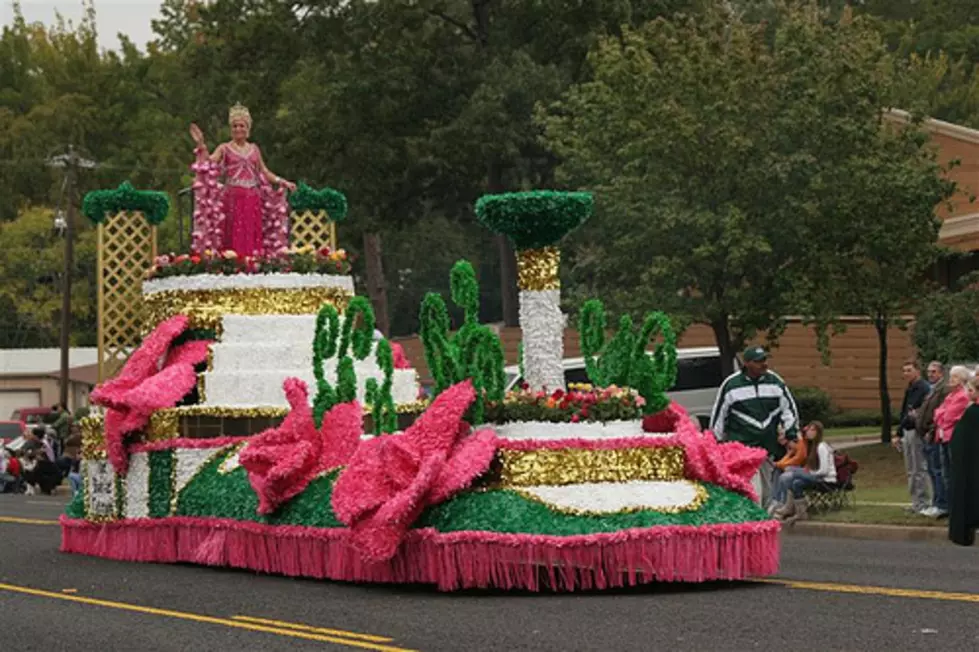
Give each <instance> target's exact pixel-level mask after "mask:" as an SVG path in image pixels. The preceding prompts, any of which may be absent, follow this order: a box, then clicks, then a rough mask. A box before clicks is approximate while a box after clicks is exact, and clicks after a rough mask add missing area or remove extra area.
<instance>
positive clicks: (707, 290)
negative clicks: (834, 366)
mask: <svg viewBox="0 0 979 652" xmlns="http://www.w3.org/2000/svg"><path fill="white" fill-rule="evenodd" d="M822 18H823V17H822V14H821V13H820V12H818V11H817V10H815V9H814V8H813V7H811V6H806V7H802V8H797V9H789V8H784V7H783V8H781V9H780V14H779V20H778V21H777V23H776V25H775V27H774V28H773V27H771V26H770V25H766V24H757V25H755V24H749V23H746V22H744V21H743V20H741V19H740V18H738V17H737V16H732V15H730V14H728V13H726V12H724V11H709V12H707V13H706V14H705V15H704V16H703V17H699V18H692V17H682V18H678V19H677V20H675V21H672V22H671V21H666V20H657V21H654V22H651V23H649V24H647V25H644V26H642V27H640V28H638V29H635V30H626V31H625V32H624V33H623V35H622V37H621V38H620V39H618V38H607V39H604V40H603V41H602V42H601V43H600V44H599V45H598V47H596V48H595V49H594V50H593V51H592V53H591V56H590V58H589V64H590V66H591V69H592V72H593V76H594V78H593V80H591V81H588V82H585V83H582V84H578V85H575V86H573V87H572V88H571V90H570V91H569V92H568V93H567V94H566V95H565V97H564V98H563V100H562V101H561V102H560V103H558V104H555V105H553V106H551V107H549V108H547V109H546V110H542V111H541V114H540V120H541V123H542V124H543V126H544V128H545V141H546V142H547V143H548V144H549V145H550V146H551V147H552V148H553V150H554V151H555V152H556V153H557V154H558V155H559V156H560V157H562V159H563V161H562V167H561V168H560V169H559V173H560V175H561V176H560V178H561V179H563V180H565V181H567V182H568V183H570V184H573V185H578V186H584V187H587V188H592V189H594V190H595V191H596V194H597V196H598V197H599V214H598V217H597V218H596V219H595V220H593V221H592V223H591V225H590V226H586V227H585V229H584V230H583V231H582V232H580V233H579V235H578V237H577V240H578V241H579V242H582V243H583V244H581V245H580V246H579V247H578V251H577V253H576V254H575V261H574V263H573V264H574V267H575V269H574V271H573V278H574V279H575V280H576V285H577V286H578V292H579V293H581V294H585V293H587V294H590V295H593V296H603V297H605V298H606V303H607V304H608V305H609V307H610V308H612V309H613V310H614V311H617V312H631V313H633V314H634V316H638V315H639V314H641V313H642V312H644V311H645V310H647V309H649V308H651V307H656V308H659V309H662V310H666V311H669V312H671V313H673V314H675V315H677V317H678V319H679V321H681V322H686V323H702V324H706V325H708V326H710V327H711V329H712V330H713V331H714V335H715V339H716V341H717V345H718V347H719V348H720V350H721V352H722V360H723V361H724V365H725V370H726V371H730V370H731V364H732V359H733V357H734V354H735V353H736V352H737V351H739V350H740V349H741V348H742V347H743V346H744V345H745V344H746V343H747V342H748V341H750V340H751V339H752V338H754V337H755V336H756V335H757V334H758V333H762V332H764V333H766V334H767V336H768V338H769V339H770V340H771V341H773V342H774V341H777V337H778V335H779V333H780V332H781V330H782V329H783V327H784V322H783V315H785V314H789V312H790V308H791V307H792V306H793V304H794V301H795V298H796V296H797V293H796V287H797V284H798V283H799V281H800V279H803V278H805V277H806V276H807V275H808V274H809V266H810V263H811V261H812V260H818V259H819V258H820V257H821V256H825V255H830V252H832V247H833V246H835V244H836V243H835V242H833V241H831V240H830V241H827V239H826V238H827V236H826V234H827V233H828V232H830V233H831V232H837V233H843V232H845V230H844V229H843V228H842V226H843V222H842V220H843V219H844V216H839V215H834V214H831V213H827V212H825V211H821V210H820V207H819V205H818V203H817V202H818V199H819V197H820V189H821V188H822V187H824V183H825V181H824V173H825V172H826V171H827V170H832V169H833V168H834V166H835V165H837V163H838V162H839V161H841V160H845V159H846V158H847V157H848V156H850V154H851V149H852V147H853V144H854V141H858V140H860V139H862V138H863V139H865V138H866V136H865V134H864V132H866V131H867V130H868V129H869V126H868V125H872V124H875V123H876V121H877V119H878V116H879V111H880V106H879V104H878V100H879V97H878V96H879V91H880V89H879V86H880V82H879V81H877V80H875V74H876V70H877V68H878V66H879V65H880V64H881V62H882V61H883V59H884V57H885V56H886V52H885V51H884V49H883V46H882V45H881V44H880V42H879V38H878V37H877V35H876V33H875V32H873V31H872V30H871V29H869V27H867V26H866V25H864V24H862V23H860V22H856V21H855V22H849V21H846V22H838V23H831V24H826V23H824V21H823V20H822ZM589 236H590V237H589ZM816 236H819V237H816ZM817 243H821V244H822V248H818V247H814V245H815V244H817Z"/></svg>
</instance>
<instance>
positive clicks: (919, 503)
mask: <svg viewBox="0 0 979 652" xmlns="http://www.w3.org/2000/svg"><path fill="white" fill-rule="evenodd" d="M901 373H902V374H903V375H904V380H905V382H907V384H908V385H907V387H906V388H905V390H904V400H903V401H901V416H900V417H899V419H898V427H897V430H896V432H895V433H894V440H893V445H894V448H896V449H897V450H900V451H901V452H902V453H903V454H904V469H905V471H906V472H907V474H908V493H910V494H911V511H912V512H915V513H917V514H923V513H924V511H925V510H926V509H927V508H928V507H929V505H928V483H929V478H928V470H927V469H928V465H927V462H926V460H925V446H924V440H923V439H922V438H921V437H919V436H918V430H917V419H918V411H919V410H920V409H921V406H922V405H923V404H924V402H925V399H926V398H927V397H928V393H929V392H930V391H931V387H930V386H929V385H928V383H927V382H926V381H925V379H924V378H922V377H921V367H920V366H919V365H918V362H917V361H916V360H908V361H907V362H905V363H904V365H903V366H902V367H901Z"/></svg>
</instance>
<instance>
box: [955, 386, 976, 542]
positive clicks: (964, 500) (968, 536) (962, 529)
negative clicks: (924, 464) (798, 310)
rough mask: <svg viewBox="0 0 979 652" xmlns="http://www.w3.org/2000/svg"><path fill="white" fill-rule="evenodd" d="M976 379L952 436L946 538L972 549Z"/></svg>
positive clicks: (974, 525)
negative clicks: (966, 405)
mask: <svg viewBox="0 0 979 652" xmlns="http://www.w3.org/2000/svg"><path fill="white" fill-rule="evenodd" d="M977 384H979V383H977V380H976V377H975V376H973V378H972V380H970V381H969V386H968V393H969V395H970V398H971V401H972V402H971V403H970V404H969V407H968V408H967V409H966V411H965V413H964V414H963V415H962V418H961V419H959V422H958V423H957V424H956V426H955V431H954V432H953V433H952V478H951V481H952V482H951V491H950V492H949V508H950V510H949V514H948V538H949V539H951V540H952V541H953V542H954V543H957V544H959V545H960V546H971V545H972V544H973V543H975V539H976V526H979V405H976V403H975V397H976V387H977Z"/></svg>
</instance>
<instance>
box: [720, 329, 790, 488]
mask: <svg viewBox="0 0 979 652" xmlns="http://www.w3.org/2000/svg"><path fill="white" fill-rule="evenodd" d="M742 358H743V360H744V365H743V368H742V370H741V371H738V372H735V373H733V374H731V375H730V376H728V377H727V379H726V380H725V381H724V382H723V383H722V384H721V388H720V390H719V391H718V392H717V400H716V401H715V402H714V409H713V411H712V413H711V419H710V429H711V430H712V431H713V432H714V436H715V437H717V439H718V440H722V441H723V440H728V441H739V442H741V443H743V444H746V445H748V446H755V447H757V448H763V449H765V450H766V451H767V452H768V456H767V457H766V458H765V460H764V462H762V465H761V468H759V469H758V473H757V474H755V477H754V479H753V480H752V484H753V486H754V488H755V492H756V493H757V494H758V498H759V502H760V504H761V505H762V506H767V505H768V504H769V503H770V502H771V497H772V482H773V478H774V472H775V462H774V460H776V459H780V458H782V457H783V456H784V455H785V448H784V447H783V446H782V445H781V444H780V443H779V431H780V429H781V431H782V432H784V434H785V436H786V438H788V439H795V438H796V437H797V436H798V432H799V411H798V409H797V408H796V405H795V400H794V399H793V398H792V393H791V392H790V391H789V388H788V387H787V386H786V385H785V382H784V381H783V380H782V378H781V377H779V375H778V374H776V373H775V372H773V371H770V370H769V369H768V352H767V351H765V349H763V348H762V347H760V346H753V347H749V348H748V349H745V351H744V354H743V356H742Z"/></svg>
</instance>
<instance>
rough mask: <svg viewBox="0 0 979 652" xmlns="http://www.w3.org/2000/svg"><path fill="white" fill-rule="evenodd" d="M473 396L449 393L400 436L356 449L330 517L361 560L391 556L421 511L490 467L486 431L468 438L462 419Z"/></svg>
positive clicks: (466, 387) (463, 389)
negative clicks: (340, 526) (347, 532)
mask: <svg viewBox="0 0 979 652" xmlns="http://www.w3.org/2000/svg"><path fill="white" fill-rule="evenodd" d="M475 397H476V392H475V390H474V389H473V386H472V382H471V381H468V380H467V381H465V382H462V383H459V384H457V385H454V386H453V387H450V388H449V389H448V390H446V391H445V392H442V394H440V395H439V397H438V398H437V399H435V402H434V403H432V405H431V406H430V407H429V408H428V409H427V410H426V411H425V412H424V413H423V414H422V415H421V417H419V418H418V420H417V421H415V423H414V424H412V426H411V427H409V428H408V429H407V430H405V431H404V432H403V433H401V434H398V435H384V436H380V437H376V438H374V439H371V440H368V441H365V442H362V443H361V444H360V446H359V447H358V448H357V452H356V453H354V456H353V459H351V460H350V464H349V465H348V466H347V468H346V469H345V470H344V471H343V472H342V473H341V474H340V477H339V478H338V479H337V482H336V484H335V485H334V487H333V497H332V502H333V510H334V512H335V513H336V515H337V518H339V519H340V521H342V522H343V523H346V524H347V525H349V526H350V529H351V535H350V538H351V542H352V543H353V544H354V545H355V546H356V547H357V548H358V549H359V550H360V551H361V553H362V554H363V555H364V558H365V559H368V560H372V561H383V560H387V559H390V558H391V557H393V556H394V555H395V553H397V551H398V547H399V545H400V544H401V541H402V540H403V539H404V537H405V535H406V534H407V533H408V528H409V527H410V526H411V524H412V523H413V522H414V521H415V520H416V519H417V518H418V516H419V515H420V514H421V512H422V510H423V509H424V508H425V507H426V506H428V505H435V504H438V503H440V502H442V501H444V500H446V499H447V498H449V497H450V496H451V495H452V494H454V493H456V492H458V491H461V490H462V489H464V488H466V487H468V486H469V484H470V483H471V482H472V481H473V480H474V479H475V478H476V477H477V476H479V475H480V474H482V473H483V472H485V471H486V469H487V468H489V465H490V462H491V461H492V459H493V455H494V454H495V452H496V447H497V439H496V435H495V434H494V433H493V431H492V430H482V431H480V432H477V433H475V434H473V435H469V430H470V428H469V426H468V424H466V423H465V422H464V421H463V420H462V417H463V415H464V414H465V412H466V410H467V409H468V408H469V405H470V404H471V403H472V402H473V400H474V399H475Z"/></svg>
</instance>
